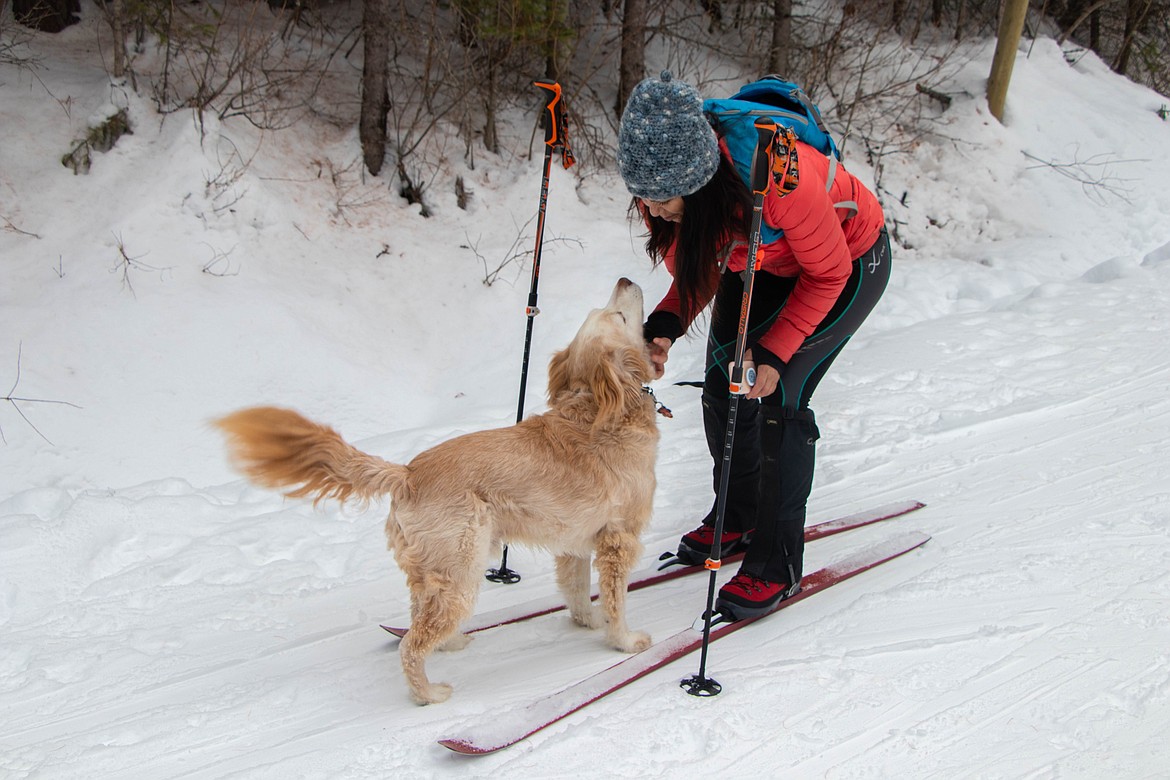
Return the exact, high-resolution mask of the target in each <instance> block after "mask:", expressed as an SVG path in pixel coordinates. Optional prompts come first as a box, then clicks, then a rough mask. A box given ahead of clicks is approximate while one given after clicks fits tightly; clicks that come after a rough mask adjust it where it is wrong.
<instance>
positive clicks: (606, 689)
mask: <svg viewBox="0 0 1170 780" xmlns="http://www.w3.org/2000/svg"><path fill="white" fill-rule="evenodd" d="M929 540H930V537H929V536H927V535H925V534H922V533H917V532H910V533H906V534H904V535H902V536H898V537H894V538H892V539H889V540H886V541H884V542H879V543H876V544H873V545H870V546H868V547H865V548H863V549H862V550H860V551H858V552H856V553H854V554H852V555H850V556H848V557H846V558H844V559H842V560H840V561H838V562H837V563H834V564H831V565H829V566H826V567H825V568H823V569H819V570H817V571H815V572H813V573H812V574H810V575H807V576H806V577H805V578H804V579H803V581H802V583H801V585H802V590H801V591H800V592H799V593H797V594H796V595H794V596H792V597H791V598H788V599H785V600H784V601H781V602H780V603H779V604H778V605H777V606H776V608H775V609H774V610H772V612H770V613H767V614H765V615H759V616H757V617H754V618H747V619H744V620H740V621H737V622H734V623H722V624H719V625H717V626H715V627H713V628H712V630H711V634H710V639H709V641H711V642H713V641H715V640H716V639H720V638H722V637H725V636H727V635H728V634H730V633H732V632H734V631H738V630H739V629H741V628H744V627H745V626H748V625H750V624H751V623H754V622H756V621H757V620H763V619H764V618H765V617H768V616H769V615H772V614H775V613H776V612H778V611H779V610H781V609H786V608H788V607H790V606H792V605H793V604H796V603H797V602H799V601H803V600H804V599H806V598H808V597H809V596H812V595H814V594H816V593H820V592H821V591H823V590H826V589H828V588H830V587H832V586H834V585H836V584H838V583H840V582H844V581H845V580H847V579H850V578H851V577H855V576H856V575H858V574H861V573H862V572H865V571H868V570H869V569H872V568H874V567H875V566H878V565H880V564H882V563H885V562H886V561H890V560H893V559H894V558H897V557H899V556H902V555H905V554H906V553H908V552H911V551H912V550H915V549H917V548H919V547H921V546H922V545H924V544H926V542H928V541H929ZM702 643H703V637H702V632H700V631H697V630H695V629H694V628H687V629H685V630H683V631H680V632H679V633H677V634H675V635H673V636H671V637H668V638H667V639H664V640H662V641H660V642H656V643H655V644H653V645H651V646H650V647H649V648H647V649H646V650H643V651H642V652H640V653H636V654H635V655H631V656H629V657H628V658H625V659H624V660H622V661H619V662H618V663H616V664H614V665H613V666H611V667H609V668H608V669H605V670H604V671H601V672H598V673H597V674H595V675H593V676H592V677H588V678H586V679H584V680H582V681H581V682H578V683H575V684H573V685H570V686H569V687H568V688H565V689H563V690H561V691H559V692H557V693H554V694H552V695H551V696H547V697H545V698H543V699H540V700H538V701H534V702H533V703H531V704H530V705H528V706H527V707H524V708H522V709H515V710H511V711H508V712H498V711H492V712H491V713H490V715H487V716H485V717H484V718H483V719H482V720H479V721H477V722H475V723H473V724H471V725H469V726H467V727H466V728H464V729H463V730H462V731H456V732H455V733H453V734H451V735H450V736H447V737H444V738H442V739H440V740H439V744H440V745H442V746H443V747H446V748H449V749H450V750H453V751H455V752H457V753H464V754H467V755H485V754H487V753H494V752H496V751H497V750H502V749H503V748H506V747H510V746H512V745H514V744H516V743H517V742H519V741H521V740H522V739H525V738H527V737H530V736H532V735H533V734H535V733H537V732H538V731H540V730H542V729H544V728H547V727H548V726H551V725H552V724H554V723H556V722H558V721H560V720H562V719H563V718H565V717H568V716H569V715H572V714H573V713H574V712H577V711H578V710H580V709H581V708H583V707H585V706H587V705H589V704H592V703H593V702H595V701H597V700H599V699H601V698H604V697H605V696H608V695H609V694H611V693H613V692H614V691H617V690H619V689H621V688H623V687H625V686H626V685H629V684H630V683H632V682H634V681H635V680H637V679H639V678H641V677H644V676H645V675H647V674H649V673H650V672H653V671H655V670H656V669H660V668H661V667H663V666H665V665H667V664H669V663H670V662H672V661H675V660H677V659H679V658H682V657H683V656H685V655H687V654H688V653H691V652H693V651H694V650H696V649H698V648H699V646H700V645H701V644H702Z"/></svg>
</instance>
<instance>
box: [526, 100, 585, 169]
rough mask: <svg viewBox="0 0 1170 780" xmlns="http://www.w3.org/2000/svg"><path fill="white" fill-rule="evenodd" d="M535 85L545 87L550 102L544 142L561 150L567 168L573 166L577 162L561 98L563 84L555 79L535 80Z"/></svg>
mask: <svg viewBox="0 0 1170 780" xmlns="http://www.w3.org/2000/svg"><path fill="white" fill-rule="evenodd" d="M532 83H533V84H534V85H536V86H537V87H539V88H540V89H543V90H544V91H545V92H546V93H548V94H547V98H548V104H547V105H546V106H545V111H548V116H547V117H545V123H544V142H545V144H547V145H548V146H549V147H551V148H552V149H559V150H560V152H561V164H562V165H563V166H564V167H565V168H572V167H573V163H575V162H577V160H576V158H574V157H573V151H572V149H570V148H569V134H568V127H567V126H566V124H565V108H564V105H565V104H564V101H563V100H562V99H561V97H562V94H561V85H560V84H558V83H557V82H555V81H534V82H532Z"/></svg>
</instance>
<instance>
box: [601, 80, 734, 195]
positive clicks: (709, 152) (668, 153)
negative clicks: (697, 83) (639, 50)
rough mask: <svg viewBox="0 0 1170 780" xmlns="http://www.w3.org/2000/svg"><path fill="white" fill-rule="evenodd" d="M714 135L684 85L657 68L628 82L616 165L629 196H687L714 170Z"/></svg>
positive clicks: (696, 99) (690, 89)
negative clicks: (649, 75)
mask: <svg viewBox="0 0 1170 780" xmlns="http://www.w3.org/2000/svg"><path fill="white" fill-rule="evenodd" d="M718 167H719V139H718V138H716V137H715V131H714V130H712V129H711V124H710V123H709V122H708V121H707V118H706V117H705V116H704V115H703V99H702V98H701V97H700V96H699V92H698V90H696V89H695V88H694V87H692V86H691V85H690V84H685V83H683V82H681V81H674V80H673V79H672V77H671V75H670V71H665V70H664V71H662V75H661V76H660V77H659V78H657V79H655V78H649V79H646V80H644V81H642V83H640V84H638V86H636V87H634V91H633V93H632V94H631V95H630V100H629V102H628V103H626V110H625V113H623V114H622V124H621V128H620V129H619V130H618V170H619V171H620V172H621V174H622V179H623V180H625V182H626V189H628V190H629V191H630V194H631V195H633V196H634V197H635V198H645V199H647V200H670V199H671V198H677V197H682V196H684V195H690V194H691V193H693V192H695V191H696V190H697V189H699V188H700V187H702V186H703V185H704V184H706V183H707V182H709V181H711V177H712V176H714V175H715V171H716V169H717V168H718Z"/></svg>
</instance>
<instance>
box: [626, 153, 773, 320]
mask: <svg viewBox="0 0 1170 780" xmlns="http://www.w3.org/2000/svg"><path fill="white" fill-rule="evenodd" d="M630 208H631V211H632V212H635V213H637V214H639V215H640V216H641V217H642V218H643V219H644V220H645V221H646V223H647V224H648V225H649V226H650V234H649V237H648V238H647V239H646V254H648V255H649V256H650V260H651V261H652V262H653V263H654V265H658V264H660V263H661V262H662V261H663V260H664V259H665V257H666V253H667V252H668V251H670V248H671V247H672V246H674V247H675V250H674V281H675V285H676V286H677V287H678V294H679V299H680V302H681V305H682V311H681V312H680V315H681V316H682V320H683V322H686V323H689V322H691V321H693V320H694V319H695V318H696V317H698V316H699V314H700V313H701V312H702V310H703V308H704V307H705V306H706V305H707V302H708V301H710V300H711V298H712V297H713V296H714V295H715V288H716V287H718V286H719V259H720V258H719V253H720V251H721V250H724V248H725V247H726V245H727V244H728V242H729V241H731V240H732V238H733V237H734V236H735V235H737V234H740V235H746V234H747V231H748V224H747V222H748V220H750V219H751V214H752V194H751V191H750V190H749V189H748V188H747V185H746V184H744V183H743V179H741V178H740V177H739V174H738V173H737V172H736V170H735V166H734V165H733V164H732V162H731V160H729V159H728V158H727V157H726V156H724V155H720V157H719V168H718V169H717V170H716V171H715V175H714V176H712V177H711V181H709V182H707V183H706V184H704V185H703V186H702V187H700V188H699V190H698V191H697V192H694V193H693V194H691V195H686V196H684V197H683V218H682V221H681V222H678V223H675V222H667V221H666V220H664V219H659V218H657V217H654V216H651V214H650V212H649V211H647V210H646V208H645V206H643V205H642V203H641V201H639V200H638V199H637V198H635V199H634V202H633V204H632V205H631V207H630Z"/></svg>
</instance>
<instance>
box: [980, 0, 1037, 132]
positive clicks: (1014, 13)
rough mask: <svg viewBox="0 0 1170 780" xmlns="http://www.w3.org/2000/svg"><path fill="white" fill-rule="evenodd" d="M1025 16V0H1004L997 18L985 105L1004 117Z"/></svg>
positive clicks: (992, 112) (1026, 1)
mask: <svg viewBox="0 0 1170 780" xmlns="http://www.w3.org/2000/svg"><path fill="white" fill-rule="evenodd" d="M1027 16H1028V0H1005V2H1004V6H1003V15H1002V16H1001V17H1000V19H999V35H998V37H997V38H996V42H995V56H994V57H993V58H992V60H991V76H990V77H989V78H988V80H987V105H988V106H989V107H990V108H991V115H992V116H994V117H995V118H996V119H998V120H999V121H1000V122H1002V121H1003V109H1004V105H1005V104H1006V103H1007V90H1008V82H1010V81H1011V80H1012V66H1013V65H1015V62H1016V52H1017V50H1018V49H1019V48H1020V36H1021V35H1022V34H1023V32H1024V19H1025V18H1026V17H1027Z"/></svg>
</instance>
